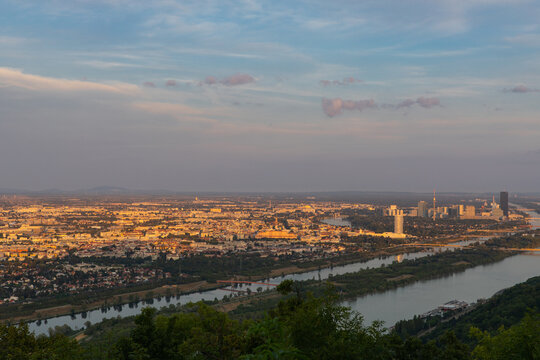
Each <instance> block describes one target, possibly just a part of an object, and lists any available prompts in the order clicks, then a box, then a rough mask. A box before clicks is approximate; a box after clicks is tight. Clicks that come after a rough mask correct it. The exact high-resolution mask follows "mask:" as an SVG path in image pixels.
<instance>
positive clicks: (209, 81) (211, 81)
mask: <svg viewBox="0 0 540 360" xmlns="http://www.w3.org/2000/svg"><path fill="white" fill-rule="evenodd" d="M217 83H218V79H216V78H215V77H213V76H207V77H206V79H204V81H203V84H206V85H214V84H217Z"/></svg>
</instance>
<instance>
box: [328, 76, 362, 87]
mask: <svg viewBox="0 0 540 360" xmlns="http://www.w3.org/2000/svg"><path fill="white" fill-rule="evenodd" d="M361 82H362V80H360V79H356V78H354V77H346V78H343V80H321V81H319V84H321V85H322V86H324V87H327V86H332V85H335V86H343V85H351V84H354V83H361Z"/></svg>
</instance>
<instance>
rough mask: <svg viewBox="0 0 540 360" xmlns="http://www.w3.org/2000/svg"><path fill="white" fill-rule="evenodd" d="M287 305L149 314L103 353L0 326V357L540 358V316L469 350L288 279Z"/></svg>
mask: <svg viewBox="0 0 540 360" xmlns="http://www.w3.org/2000/svg"><path fill="white" fill-rule="evenodd" d="M278 291H279V292H280V293H282V294H283V295H284V299H283V300H282V301H281V302H280V303H279V304H278V306H277V307H275V308H274V309H272V310H270V311H269V312H267V313H266V315H265V317H264V318H262V319H260V320H246V321H238V320H234V319H232V318H231V317H229V315H228V314H226V313H222V312H219V311H216V310H215V309H213V308H212V307H210V306H208V305H206V304H204V303H197V304H192V305H190V306H189V307H187V309H186V310H185V311H184V312H181V313H176V314H172V315H169V316H164V315H156V311H155V310H154V309H151V308H146V309H144V310H143V312H142V313H141V314H140V315H139V316H137V317H136V318H135V327H134V328H133V329H132V330H131V331H130V332H129V333H128V334H125V335H122V336H120V337H119V338H118V339H117V340H114V341H112V342H111V343H110V344H109V345H108V346H106V347H104V346H96V344H94V343H92V342H88V343H85V344H83V345H81V344H78V343H77V342H76V341H74V340H71V339H69V338H67V337H65V336H63V335H53V336H50V337H45V336H41V337H35V336H33V335H32V334H30V333H29V331H28V328H27V327H26V326H24V325H22V326H20V327H14V326H6V325H0V358H2V359H8V360H23V359H24V360H26V359H34V360H37V359H43V360H45V359H58V360H60V359H62V360H71V359H97V360H99V359H102V360H128V359H148V360H169V359H171V360H172V359H174V360H176V359H321V360H323V359H380V360H385V359H389V360H390V359H396V360H401V359H403V360H405V359H435V360H437V359H441V360H442V359H455V360H461V359H464V360H466V359H467V360H468V359H481V360H483V359H525V358H530V359H535V358H538V356H540V348H539V346H538V344H540V316H539V314H538V313H537V312H533V313H530V314H528V315H526V316H525V317H524V318H523V319H521V320H520V321H519V323H517V324H516V325H514V326H512V327H510V328H508V329H500V330H498V331H497V332H496V333H490V332H488V331H482V330H481V329H476V328H473V330H471V335H472V336H474V337H475V338H476V339H477V342H478V345H477V346H475V347H474V348H471V347H469V346H467V345H466V344H464V343H463V342H461V341H460V340H459V339H458V338H457V337H456V336H455V335H454V333H453V332H446V333H445V334H443V335H442V336H440V337H438V338H437V339H436V340H432V341H430V342H427V343H423V342H422V341H421V340H419V339H418V338H415V337H411V338H408V339H406V340H402V339H401V338H400V337H399V336H398V335H396V334H395V333H388V332H387V331H386V330H384V329H383V327H382V325H381V324H380V323H374V324H372V325H371V326H366V325H364V323H363V321H362V316H361V315H360V314H358V313H355V312H353V311H351V309H349V308H347V307H344V306H341V305H339V298H338V297H337V296H336V293H335V291H333V289H332V288H331V287H329V288H328V289H327V292H326V294H325V295H324V296H322V297H318V298H317V297H314V296H312V295H310V294H306V293H304V292H303V291H302V290H301V288H300V287H299V286H298V284H297V283H294V282H292V281H290V280H286V281H284V282H282V283H281V284H280V286H279V287H278Z"/></svg>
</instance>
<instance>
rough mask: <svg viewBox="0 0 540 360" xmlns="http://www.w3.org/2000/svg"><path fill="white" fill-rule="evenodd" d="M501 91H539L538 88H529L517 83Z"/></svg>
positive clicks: (521, 92)
mask: <svg viewBox="0 0 540 360" xmlns="http://www.w3.org/2000/svg"><path fill="white" fill-rule="evenodd" d="M503 91H504V92H507V93H516V94H525V93H532V92H540V89H535V88H530V87H527V86H525V85H517V86H514V87H513V88H510V89H504V90H503Z"/></svg>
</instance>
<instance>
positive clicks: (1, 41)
mask: <svg viewBox="0 0 540 360" xmlns="http://www.w3.org/2000/svg"><path fill="white" fill-rule="evenodd" d="M27 41H28V40H27V39H25V38H21V37H14V36H2V35H0V45H18V44H22V43H25V42H27Z"/></svg>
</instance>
